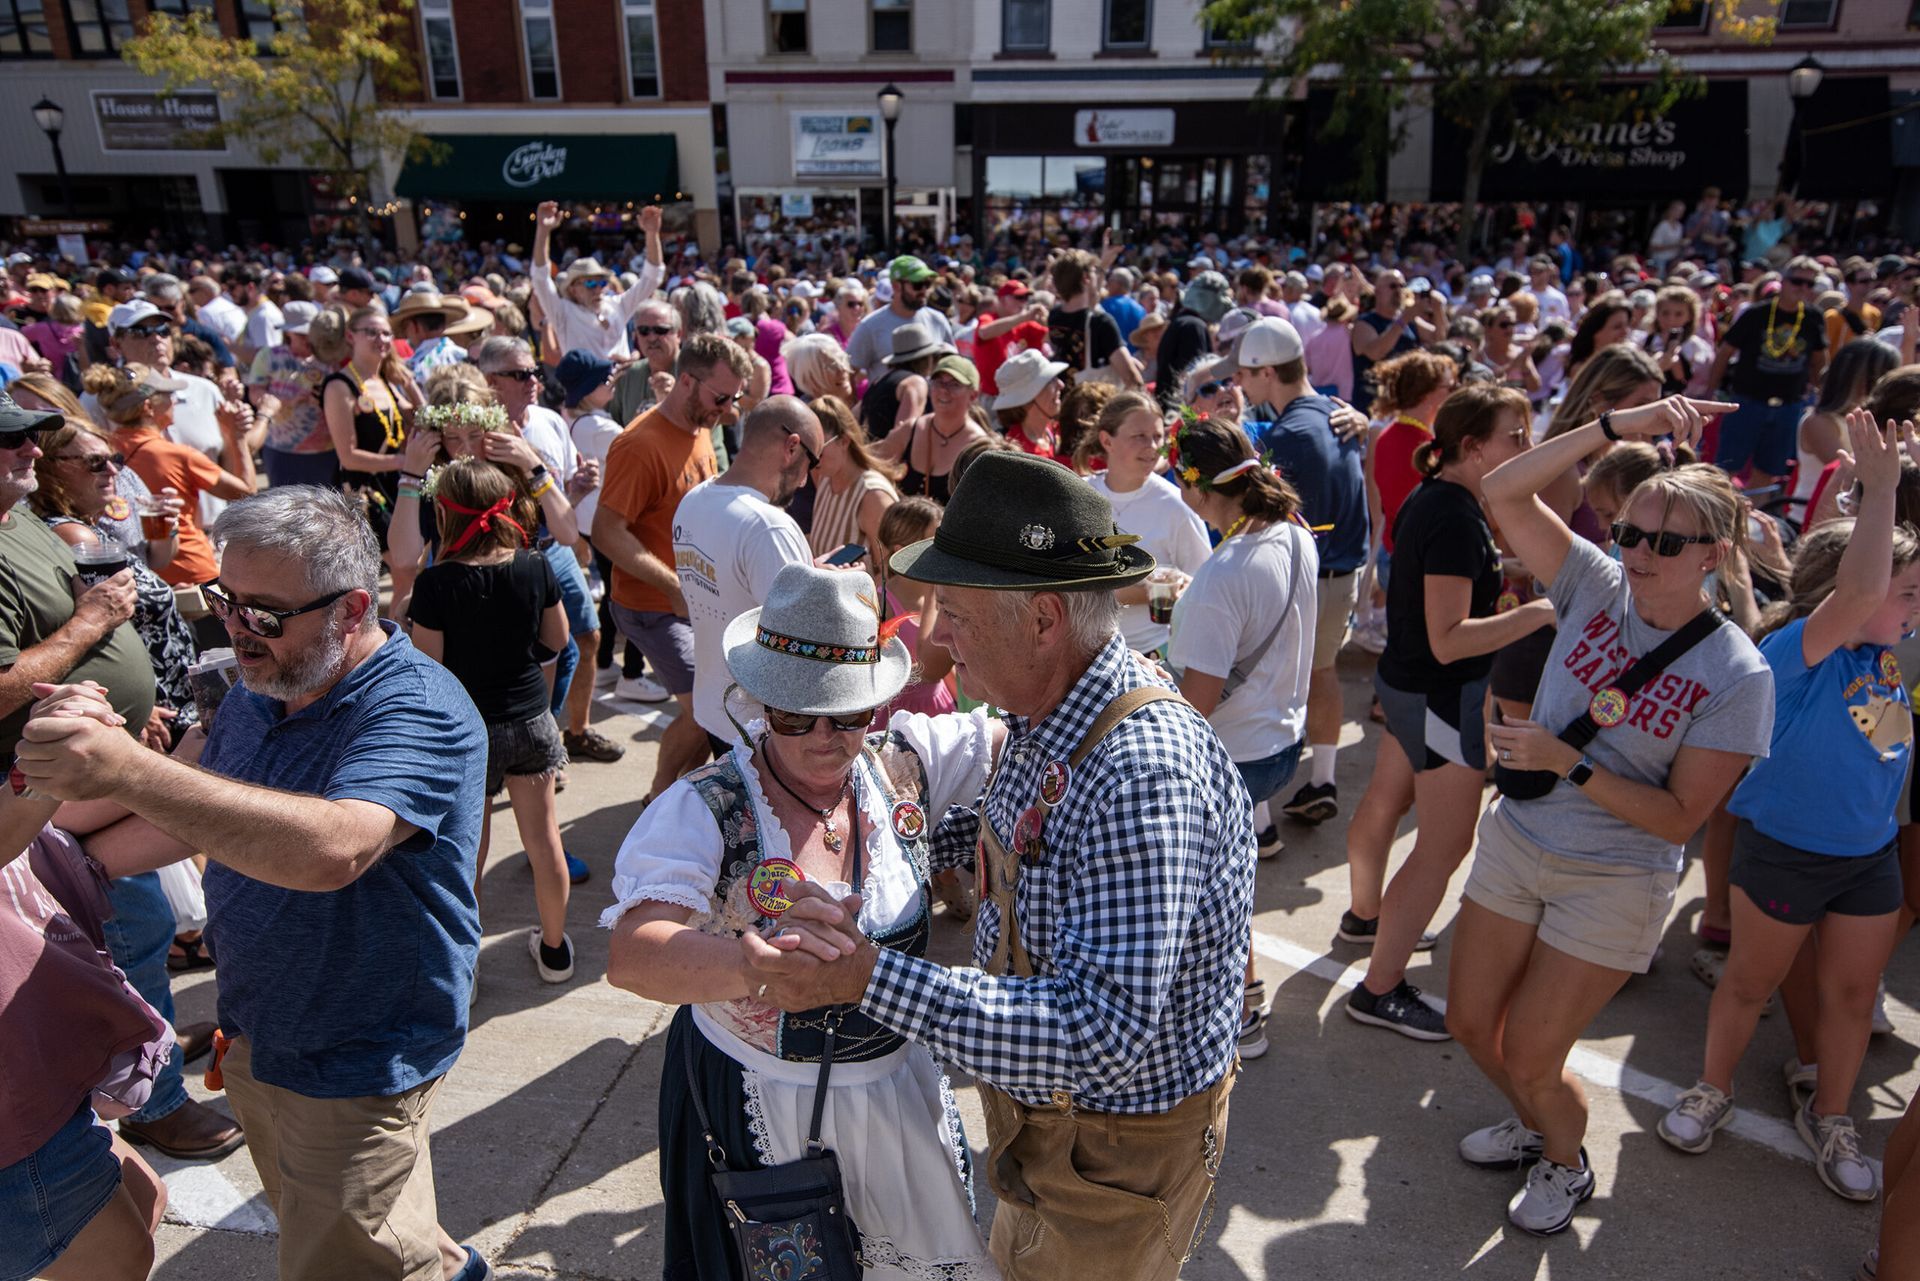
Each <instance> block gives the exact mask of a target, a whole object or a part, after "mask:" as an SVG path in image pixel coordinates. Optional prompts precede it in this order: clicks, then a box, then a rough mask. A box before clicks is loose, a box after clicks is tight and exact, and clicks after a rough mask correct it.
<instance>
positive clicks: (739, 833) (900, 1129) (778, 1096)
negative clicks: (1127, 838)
mask: <svg viewBox="0 0 1920 1281" xmlns="http://www.w3.org/2000/svg"><path fill="white" fill-rule="evenodd" d="M724 648H725V653H726V661H727V668H728V671H729V673H730V674H731V675H732V677H733V680H734V682H735V683H736V684H735V688H734V689H730V690H729V695H730V698H729V707H730V711H729V715H730V716H731V714H732V712H731V708H732V707H733V706H734V705H737V704H740V703H742V702H745V701H749V700H750V701H751V702H752V703H753V704H757V705H758V708H764V712H761V713H759V714H757V715H754V716H753V718H752V719H751V720H749V722H748V723H747V725H746V726H745V727H744V729H743V731H742V740H743V741H742V742H741V743H737V744H736V745H735V746H734V748H733V750H732V751H731V752H730V753H728V754H727V755H726V756H723V757H722V758H720V759H719V760H717V761H715V762H713V763H712V764H710V765H707V766H704V767H702V768H701V769H698V770H695V771H694V772H693V773H692V774H689V775H688V776H687V777H685V778H683V779H681V780H680V781H679V782H677V783H675V784H674V785H673V786H672V787H670V788H668V789H667V790H666V791H665V792H663V793H661V794H660V796H659V797H657V798H656V799H655V800H654V801H653V802H652V803H651V804H650V805H648V806H647V808H646V811H645V812H644V813H643V814H642V815H641V816H640V820H639V822H637V823H636V824H635V825H634V827H633V830H632V831H631V832H629V833H628V835H627V839H626V841H625V842H624V843H623V844H622V846H621V848H620V854H619V857H618V859H617V861H616V862H615V865H614V878H613V893H614V897H615V902H614V905H613V906H612V907H610V908H608V909H607V911H606V912H605V913H604V914H603V915H602V917H601V924H602V925H603V926H606V927H608V928H610V929H612V931H613V944H612V957H611V961H610V963H609V966H608V978H609V980H610V981H612V982H613V983H614V984H615V985H616V986H618V987H623V988H626V989H627V990H629V991H632V992H635V993H637V994H638V995H640V996H642V997H645V998H647V999H649V1000H655V1001H662V1002H668V1003H672V1004H677V1005H679V1006H680V1009H679V1011H678V1013H676V1014H675V1015H674V1018H673V1021H672V1024H671V1026H670V1027H669V1029H668V1032H667V1045H666V1058H665V1067H664V1069H663V1073H662V1079H661V1086H660V1182H661V1189H662V1192H663V1194H664V1198H665V1201H666V1230H665V1268H664V1275H665V1276H666V1277H667V1278H669V1279H677V1278H689V1279H691V1278H696V1277H697V1278H701V1279H703V1281H711V1279H713V1278H719V1277H741V1276H743V1275H750V1274H747V1273H743V1272H742V1270H741V1267H740V1262H739V1260H738V1258H737V1257H736V1253H735V1251H734V1247H733V1243H732V1241H731V1240H730V1239H729V1236H728V1229H727V1225H726V1222H725V1215H726V1213H727V1212H726V1210H725V1208H724V1207H723V1206H722V1204H721V1203H720V1201H719V1200H718V1199H717V1198H716V1197H715V1195H714V1193H713V1191H712V1187H711V1183H710V1181H709V1178H708V1171H709V1169H710V1166H709V1164H708V1159H707V1148H706V1145H705V1142H704V1141H703V1138H702V1128H701V1125H700V1122H699V1119H698V1110H699V1109H697V1108H696V1107H695V1101H694V1098H693V1095H692V1092H693V1091H698V1092H699V1101H700V1103H701V1104H703V1105H704V1107H705V1111H706V1113H707V1115H708V1116H709V1117H710V1118H711V1121H712V1126H713V1132H714V1138H715V1139H716V1140H717V1141H718V1143H719V1145H720V1147H721V1148H722V1149H723V1150H724V1151H725V1152H726V1154H727V1161H728V1164H729V1167H730V1168H732V1169H735V1170H741V1169H747V1168H751V1167H752V1166H753V1165H755V1164H758V1165H761V1166H774V1165H780V1164H783V1163H785V1162H788V1161H793V1160H796V1159H798V1158H800V1157H801V1156H802V1155H804V1153H805V1148H806V1136H807V1131H808V1122H809V1119H810V1116H811V1113H812V1108H813V1101H814V1094H815V1086H816V1082H817V1079H818V1074H819V1063H820V1058H821V1054H822V1049H823V1043H824V1035H825V1029H826V1027H827V1026H828V1024H829V1022H830V1021H831V1022H833V1023H834V1026H835V1029H836V1030H835V1043H834V1044H835V1049H834V1053H833V1064H832V1070H831V1075H830V1077H829V1080H828V1085H827V1103H826V1108H825V1119H824V1128H823V1130H822V1134H821V1139H822V1143H823V1145H824V1146H825V1147H827V1148H829V1149H832V1150H833V1151H834V1152H835V1153H836V1154H837V1155H838V1158H839V1161H840V1168H841V1171H842V1174H843V1177H844V1179H845V1183H846V1198H847V1209H848V1211H849V1213H850V1214H851V1215H852V1218H853V1220H854V1222H855V1223H856V1224H858V1225H859V1228H860V1234H861V1240H860V1245H861V1253H862V1255H863V1257H864V1259H865V1261H866V1265H867V1267H866V1271H865V1275H866V1276H867V1277H870V1278H901V1279H903V1281H905V1279H914V1281H918V1279H921V1278H940V1279H941V1281H966V1279H969V1278H995V1277H997V1276H998V1275H999V1274H998V1272H997V1271H996V1269H995V1268H994V1265H993V1262H992V1259H991V1257H990V1256H989V1255H988V1253H987V1248H986V1245H985V1243H984V1242H983V1241H982V1239H981V1235H980V1231H979V1227H978V1224H977V1223H976V1221H975V1217H974V1200H973V1184H972V1171H971V1169H970V1167H969V1158H968V1151H967V1141H966V1136H965V1134H964V1132H963V1131H962V1129H961V1124H960V1117H959V1113H958V1112H957V1111H956V1109H955V1107H954V1100H953V1092H952V1089H951V1088H950V1087H949V1085H948V1083H947V1078H946V1076H945V1074H944V1073H943V1072H942V1071H941V1069H940V1067H939V1066H938V1065H937V1064H935V1062H934V1061H933V1059H932V1057H931V1056H930V1055H929V1054H928V1053H927V1051H926V1050H925V1049H923V1048H921V1047H920V1046H917V1045H913V1044H910V1043H909V1042H907V1041H905V1040H904V1039H902V1038H901V1037H899V1036H898V1035H896V1034H894V1033H893V1032H890V1031H889V1030H887V1029H886V1028H884V1027H881V1026H880V1025H879V1024H877V1023H875V1022H874V1021H873V1020H871V1019H869V1018H868V1017H867V1016H865V1015H864V1014H862V1013H861V1012H860V1010H859V1009H858V1008H857V1007H846V1006H841V1007H830V1008H828V1009H822V1010H809V1011H806V1012H803V1013H799V1014H783V1013H782V1012H781V1011H780V1010H778V1009H776V1008H774V1007H773V1006H772V1005H770V1004H767V1003H766V1002H765V1001H763V1000H759V999H756V995H755V993H756V989H759V990H764V989H760V985H759V983H758V981H749V979H748V977H747V975H748V970H747V967H746V962H745V953H744V951H743V946H742V943H741V942H740V939H741V936H742V935H744V934H745V933H746V932H747V931H754V932H755V933H758V934H760V935H761V936H762V937H770V936H774V935H777V934H778V933H779V932H780V930H781V923H780V917H781V915H782V914H783V913H784V912H785V911H786V910H787V908H788V906H789V904H788V900H787V899H786V898H785V897H783V896H782V894H781V890H782V887H783V886H784V885H785V884H786V883H787V882H789V881H805V880H812V881H817V882H820V883H822V884H824V886H825V887H826V888H827V889H828V890H829V891H831V892H832V893H833V894H834V895H835V897H837V898H846V897H847V896H849V895H850V894H853V893H858V895H859V900H860V901H859V909H858V917H859V924H860V927H861V929H862V930H863V931H864V932H865V933H866V935H867V936H868V937H869V938H870V939H872V940H873V942H874V943H875V944H877V945H878V946H881V947H888V948H897V949H900V950H902V951H905V952H907V953H909V954H911V955H914V956H920V955H924V954H925V951H926V945H927V937H928V933H929V928H930V917H929V909H930V899H929V895H928V880H929V877H930V875H931V872H932V870H933V869H931V868H930V867H929V848H930V837H931V835H932V826H933V821H934V820H935V819H937V818H938V817H939V816H940V815H942V814H944V813H945V812H946V810H947V808H948V807H949V806H950V805H954V804H972V803H974V802H975V801H976V800H977V798H978V797H979V796H980V793H981V790H982V788H983V786H984V784H985V781H986V776H987V773H988V770H989V768H990V767H991V765H992V762H993V758H994V754H995V752H996V751H997V750H998V747H999V744H1000V742H1001V740H1002V738H1003V736H1004V731H1003V730H1002V728H1001V726H1000V724H999V722H997V721H992V720H989V719H988V718H987V717H986V716H985V715H984V713H981V712H974V713H968V714H950V715H944V716H934V717H929V716H925V715H920V714H917V713H905V712H902V713H898V714H896V715H895V716H894V717H893V718H892V720H891V722H890V723H889V724H887V725H886V726H885V727H884V728H878V729H875V728H874V727H873V726H872V721H873V716H874V712H875V709H877V708H881V707H884V706H885V705H886V704H887V703H888V702H889V701H890V700H891V699H892V698H893V697H894V696H895V695H896V694H898V693H899V692H900V690H901V689H902V687H904V686H905V685H906V683H907V681H908V678H909V675H910V672H911V668H912V660H911V658H910V657H909V656H908V653H907V650H906V647H905V646H904V645H903V644H901V643H900V641H899V640H898V639H897V638H896V637H894V636H892V635H890V634H889V635H883V634H882V631H881V625H880V611H879V609H878V601H877V599H876V597H875V595H874V587H873V581H872V579H870V578H868V577H867V576H866V575H864V574H860V573H857V572H851V571H832V570H822V569H815V568H814V567H812V566H810V565H790V566H788V567H787V568H785V569H783V570H782V571H781V572H780V574H779V576H778V577H777V578H776V579H775V580H774V583H773V587H772V589H771V590H770V591H769V592H768V593H767V603H766V605H765V607H764V608H761V609H756V610H749V611H748V612H747V613H745V614H743V615H741V616H740V617H739V618H737V619H735V620H734V622H733V623H732V624H731V625H729V626H728V628H727V631H726V636H725V641H724ZM735 723H736V725H738V722H737V721H736V722H735Z"/></svg>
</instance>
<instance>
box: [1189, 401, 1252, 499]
mask: <svg viewBox="0 0 1920 1281" xmlns="http://www.w3.org/2000/svg"><path fill="white" fill-rule="evenodd" d="M1206 421H1207V416H1206V415H1205V414H1202V413H1198V412H1196V411H1195V410H1194V408H1193V406H1191V405H1182V406H1181V407H1180V413H1179V418H1178V421H1177V422H1175V423H1174V424H1173V430H1172V431H1171V432H1170V433H1168V435H1167V470H1168V471H1169V472H1171V473H1173V475H1175V476H1177V477H1179V479H1180V481H1181V483H1183V484H1186V485H1191V486H1192V487H1193V488H1195V489H1198V490H1201V491H1203V492H1204V491H1207V490H1211V489H1213V488H1214V487H1215V486H1216V485H1224V484H1226V483H1227V482H1228V481H1230V480H1234V479H1236V478H1238V477H1240V476H1244V475H1246V474H1247V473H1248V472H1250V471H1254V470H1256V469H1260V468H1265V469H1266V470H1268V471H1271V472H1273V473H1274V474H1275V475H1279V474H1280V468H1279V467H1277V466H1276V465H1275V464H1274V463H1273V461H1272V460H1273V455H1272V454H1271V453H1265V454H1261V455H1260V456H1259V457H1258V458H1247V459H1242V460H1241V461H1240V462H1237V463H1235V464H1234V465H1233V466H1231V467H1229V468H1227V469H1226V470H1225V471H1222V472H1218V473H1216V474H1215V475H1213V476H1211V477H1208V476H1202V475H1201V474H1200V469H1199V468H1198V467H1196V466H1194V465H1193V464H1192V463H1189V462H1185V461H1184V460H1183V459H1182V457H1181V452H1182V451H1181V447H1180V436H1181V433H1182V432H1183V431H1185V430H1186V429H1188V428H1191V427H1192V426H1193V425H1194V424H1195V423H1203V422H1206Z"/></svg>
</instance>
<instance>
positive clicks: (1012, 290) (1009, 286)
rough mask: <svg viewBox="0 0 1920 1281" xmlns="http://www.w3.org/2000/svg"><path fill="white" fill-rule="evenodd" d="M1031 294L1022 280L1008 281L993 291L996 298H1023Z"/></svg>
mask: <svg viewBox="0 0 1920 1281" xmlns="http://www.w3.org/2000/svg"><path fill="white" fill-rule="evenodd" d="M1032 292H1033V290H1031V289H1029V288H1027V282H1026V281H1024V280H1009V281H1007V282H1005V283H1004V284H1002V285H1001V286H1000V287H999V288H998V289H996V290H994V291H993V293H994V297H996V298H1025V297H1026V296H1027V295H1028V294H1031V293H1032Z"/></svg>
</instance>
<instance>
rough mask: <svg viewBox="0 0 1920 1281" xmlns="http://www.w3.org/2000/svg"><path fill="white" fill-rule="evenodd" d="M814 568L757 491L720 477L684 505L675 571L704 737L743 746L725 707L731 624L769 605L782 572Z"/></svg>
mask: <svg viewBox="0 0 1920 1281" xmlns="http://www.w3.org/2000/svg"><path fill="white" fill-rule="evenodd" d="M812 563H813V553H812V552H811V551H809V550H808V548H807V536H806V535H805V534H803V533H801V532H800V526H798V525H797V524H795V523H794V520H793V517H791V516H789V515H787V514H786V513H785V512H784V511H781V510H780V509H779V508H778V507H775V506H774V505H773V504H772V503H770V502H768V501H767V498H766V495H765V494H762V493H761V492H760V491H759V490H757V489H753V488H751V487H749V486H746V485H730V484H728V483H727V478H726V476H725V475H721V476H716V477H714V478H713V479H712V480H707V481H702V482H701V483H700V484H698V485H696V486H694V487H693V488H692V489H690V490H688V491H687V496H686V497H685V498H682V499H681V500H680V506H679V507H678V508H676V509H675V510H674V513H673V564H674V569H675V571H676V572H677V573H678V574H679V575H680V591H681V593H682V594H683V595H684V596H685V597H686V598H687V617H688V618H689V619H690V620H691V621H692V623H693V719H694V720H696V721H698V722H699V724H700V728H702V729H704V730H706V731H707V733H709V734H712V735H713V736H714V737H716V738H723V739H726V740H727V741H728V742H734V741H736V740H737V739H738V738H739V734H738V733H737V732H736V731H735V730H734V728H733V725H732V723H731V722H729V721H728V720H727V714H726V711H725V709H724V706H723V704H722V701H721V695H722V694H724V693H725V692H726V689H727V686H728V685H729V684H731V683H732V680H733V678H732V677H731V676H729V675H728V674H727V655H726V652H725V650H724V649H723V648H722V647H721V639H722V634H723V633H724V632H725V631H726V629H727V624H728V623H731V622H732V621H733V620H734V619H736V618H738V617H739V616H740V615H742V614H744V613H746V612H747V611H748V610H750V609H754V608H757V607H758V606H759V605H761V604H762V603H764V602H765V601H766V599H767V592H768V591H770V590H771V589H772V587H773V580H774V578H775V577H777V576H778V575H779V573H780V571H781V570H783V569H785V568H786V567H787V566H788V565H809V564H812ZM749 705H750V704H749V703H748V702H747V701H745V700H742V702H741V705H740V709H739V710H738V711H737V712H736V714H738V715H740V718H741V721H742V723H744V722H745V721H746V719H747V717H746V715H745V709H746V708H747V707H748V706H749ZM754 714H755V715H758V714H759V712H758V709H754Z"/></svg>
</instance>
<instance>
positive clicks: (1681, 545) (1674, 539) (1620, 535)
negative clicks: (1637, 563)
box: [1613, 520, 1719, 557]
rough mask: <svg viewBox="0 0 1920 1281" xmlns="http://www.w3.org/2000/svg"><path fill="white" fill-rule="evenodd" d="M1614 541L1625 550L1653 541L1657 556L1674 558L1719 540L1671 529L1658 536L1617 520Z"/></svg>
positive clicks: (1614, 527) (1708, 535)
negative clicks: (1693, 548)
mask: <svg viewBox="0 0 1920 1281" xmlns="http://www.w3.org/2000/svg"><path fill="white" fill-rule="evenodd" d="M1613 541H1614V542H1616V543H1618V544H1620V546H1621V548H1622V549H1623V550H1624V549H1626V548H1629V547H1638V546H1639V545H1640V544H1641V543H1643V542H1649V541H1651V542H1652V544H1653V550H1654V554H1655V555H1658V556H1666V557H1673V556H1678V555H1679V554H1680V553H1681V552H1683V551H1685V550H1686V549H1687V548H1688V547H1689V546H1692V545H1694V544H1703V545H1704V544H1707V543H1715V542H1718V541H1719V539H1717V538H1715V537H1714V536H1713V535H1712V534H1676V533H1674V532H1673V531H1672V530H1670V529H1663V530H1661V531H1660V532H1659V533H1657V534H1656V533H1650V532H1648V531H1647V530H1644V529H1642V528H1640V527H1639V526H1638V525H1629V524H1628V523H1627V522H1626V521H1624V520H1617V521H1615V522H1613Z"/></svg>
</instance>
